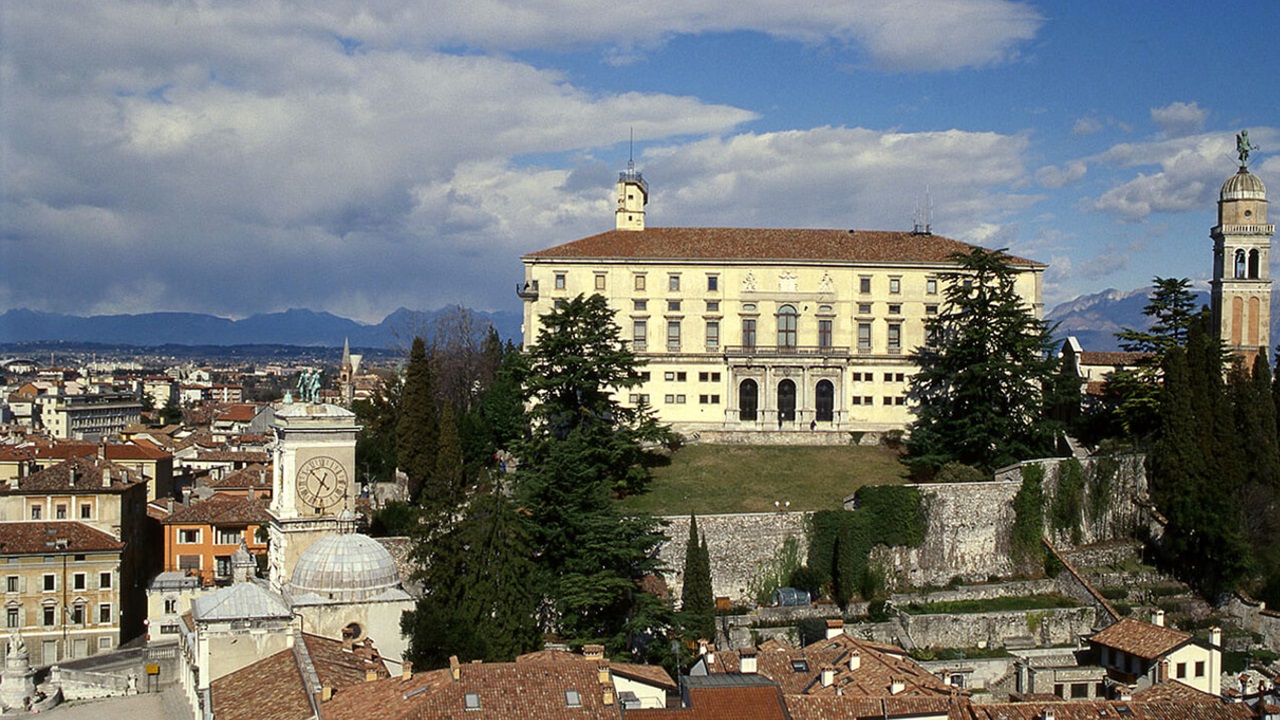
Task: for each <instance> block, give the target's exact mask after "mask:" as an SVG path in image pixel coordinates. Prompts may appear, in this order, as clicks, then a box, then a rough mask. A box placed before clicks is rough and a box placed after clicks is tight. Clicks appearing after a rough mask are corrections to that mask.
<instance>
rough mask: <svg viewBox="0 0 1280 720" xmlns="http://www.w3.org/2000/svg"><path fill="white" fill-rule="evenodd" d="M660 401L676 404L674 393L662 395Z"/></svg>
mask: <svg viewBox="0 0 1280 720" xmlns="http://www.w3.org/2000/svg"><path fill="white" fill-rule="evenodd" d="M662 402H664V403H666V404H668V405H675V404H676V396H675V395H664V396H663V397H662Z"/></svg>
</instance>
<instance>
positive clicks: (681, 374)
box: [676, 372, 689, 382]
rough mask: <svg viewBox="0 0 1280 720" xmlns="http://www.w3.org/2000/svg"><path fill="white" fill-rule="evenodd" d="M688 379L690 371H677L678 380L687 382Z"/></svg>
mask: <svg viewBox="0 0 1280 720" xmlns="http://www.w3.org/2000/svg"><path fill="white" fill-rule="evenodd" d="M688 379H689V373H687V372H678V373H676V382H686V381H688Z"/></svg>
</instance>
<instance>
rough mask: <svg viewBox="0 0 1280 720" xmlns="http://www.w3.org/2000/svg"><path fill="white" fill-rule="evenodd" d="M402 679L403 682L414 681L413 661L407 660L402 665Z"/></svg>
mask: <svg viewBox="0 0 1280 720" xmlns="http://www.w3.org/2000/svg"><path fill="white" fill-rule="evenodd" d="M400 679H401V680H411V679H413V663H412V662H411V661H409V660H405V661H404V662H403V663H401V664H400Z"/></svg>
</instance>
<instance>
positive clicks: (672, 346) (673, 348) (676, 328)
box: [667, 320, 680, 352]
mask: <svg viewBox="0 0 1280 720" xmlns="http://www.w3.org/2000/svg"><path fill="white" fill-rule="evenodd" d="M667 352H680V321H679V320H670V321H668V322H667Z"/></svg>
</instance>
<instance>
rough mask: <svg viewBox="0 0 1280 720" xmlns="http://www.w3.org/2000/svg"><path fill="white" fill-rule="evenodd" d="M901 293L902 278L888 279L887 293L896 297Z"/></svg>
mask: <svg viewBox="0 0 1280 720" xmlns="http://www.w3.org/2000/svg"><path fill="white" fill-rule="evenodd" d="M900 292H902V278H889V293H890V294H892V295H897V294H898V293H900Z"/></svg>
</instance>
